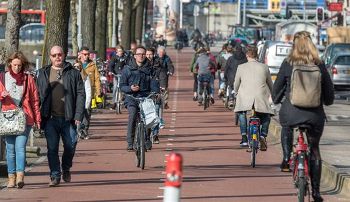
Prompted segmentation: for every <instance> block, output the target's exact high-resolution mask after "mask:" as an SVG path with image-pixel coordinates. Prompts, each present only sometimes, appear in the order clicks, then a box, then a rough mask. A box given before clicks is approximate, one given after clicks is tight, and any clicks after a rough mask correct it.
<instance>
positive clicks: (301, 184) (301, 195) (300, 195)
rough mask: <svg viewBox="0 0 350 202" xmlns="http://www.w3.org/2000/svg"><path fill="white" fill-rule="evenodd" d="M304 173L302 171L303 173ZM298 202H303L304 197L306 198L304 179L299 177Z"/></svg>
mask: <svg viewBox="0 0 350 202" xmlns="http://www.w3.org/2000/svg"><path fill="white" fill-rule="evenodd" d="M303 172H304V171H303ZM297 186H298V202H304V200H305V196H306V190H307V189H306V186H307V183H306V178H305V177H299V178H298V185H297Z"/></svg>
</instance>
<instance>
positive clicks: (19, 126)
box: [0, 79, 28, 136]
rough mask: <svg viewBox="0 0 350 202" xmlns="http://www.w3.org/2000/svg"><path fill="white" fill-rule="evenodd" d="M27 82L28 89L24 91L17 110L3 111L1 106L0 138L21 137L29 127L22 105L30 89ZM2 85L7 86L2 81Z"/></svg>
mask: <svg viewBox="0 0 350 202" xmlns="http://www.w3.org/2000/svg"><path fill="white" fill-rule="evenodd" d="M27 82H28V81H27V79H26V80H25V83H26V85H25V87H26V88H25V89H24V91H23V96H22V99H21V101H20V103H19V104H18V106H17V107H16V109H13V110H7V111H2V110H1V105H0V136H5V135H20V134H23V133H24V131H25V129H26V125H27V120H26V115H25V113H24V111H23V109H22V104H23V99H24V96H25V94H26V91H27V88H28V85H27ZM2 83H3V85H4V86H5V82H4V81H2Z"/></svg>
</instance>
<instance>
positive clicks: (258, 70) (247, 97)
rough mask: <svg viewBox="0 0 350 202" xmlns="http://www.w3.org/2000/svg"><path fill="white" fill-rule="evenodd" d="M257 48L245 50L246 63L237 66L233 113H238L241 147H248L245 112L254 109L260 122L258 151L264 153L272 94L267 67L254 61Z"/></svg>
mask: <svg viewBox="0 0 350 202" xmlns="http://www.w3.org/2000/svg"><path fill="white" fill-rule="evenodd" d="M257 50H258V49H257V48H256V47H255V46H249V47H248V48H247V53H246V56H247V59H248V62H247V63H244V64H241V65H239V66H238V69H237V73H236V77H235V81H234V91H235V92H236V93H237V99H236V106H235V109H234V111H235V112H237V113H239V122H240V129H241V135H242V142H241V143H240V145H241V146H248V138H247V117H246V114H247V111H250V110H252V109H253V108H254V110H255V112H256V116H257V117H258V118H259V119H260V121H261V126H262V127H261V134H260V137H259V140H260V150H261V151H266V149H267V143H266V136H267V134H268V129H269V125H270V119H271V118H270V115H271V114H273V110H272V108H271V106H270V102H269V97H270V96H271V92H272V80H271V75H270V71H269V68H268V67H267V65H265V64H262V63H259V62H258V61H256V57H257Z"/></svg>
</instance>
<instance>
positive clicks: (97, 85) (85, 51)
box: [78, 47, 101, 131]
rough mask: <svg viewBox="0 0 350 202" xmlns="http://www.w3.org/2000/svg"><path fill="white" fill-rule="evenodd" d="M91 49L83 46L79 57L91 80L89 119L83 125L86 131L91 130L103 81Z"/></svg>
mask: <svg viewBox="0 0 350 202" xmlns="http://www.w3.org/2000/svg"><path fill="white" fill-rule="evenodd" d="M89 55H90V50H89V48H88V47H82V48H81V50H80V52H79V54H78V58H80V62H81V63H82V66H83V70H84V71H85V72H86V73H87V75H89V78H90V82H91V107H90V108H89V109H87V117H89V118H88V119H84V122H83V123H82V127H84V128H85V130H86V131H88V130H89V127H90V121H89V120H90V117H91V111H92V108H95V107H96V102H97V100H98V99H97V98H100V97H101V81H100V73H99V71H98V68H97V65H96V63H95V62H94V61H92V60H91V59H90V57H89Z"/></svg>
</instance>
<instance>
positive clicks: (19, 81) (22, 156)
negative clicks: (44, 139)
mask: <svg viewBox="0 0 350 202" xmlns="http://www.w3.org/2000/svg"><path fill="white" fill-rule="evenodd" d="M7 65H8V72H5V73H2V74H0V101H1V110H2V111H7V110H13V109H16V108H17V106H18V105H19V104H20V103H21V102H22V109H23V111H24V113H25V115H26V125H27V126H26V129H25V131H24V132H23V133H21V134H18V135H10V136H5V141H6V160H7V172H8V184H7V187H8V188H14V187H17V188H19V189H20V188H22V187H23V186H24V169H25V162H26V144H27V139H28V135H29V132H30V130H31V128H32V127H33V125H35V126H36V127H38V128H40V122H41V118H40V110H39V95H38V91H37V88H36V85H35V81H34V79H33V77H32V76H30V75H28V74H26V73H24V72H25V71H26V70H27V69H28V67H29V63H28V60H27V58H26V57H25V56H24V55H23V54H22V53H21V52H15V53H13V54H12V55H11V56H10V57H9V58H8V60H7Z"/></svg>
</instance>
